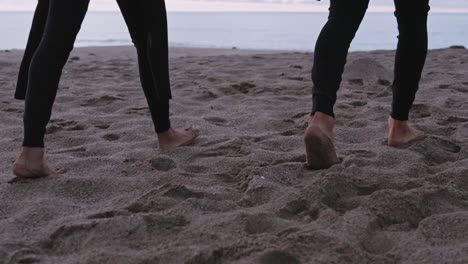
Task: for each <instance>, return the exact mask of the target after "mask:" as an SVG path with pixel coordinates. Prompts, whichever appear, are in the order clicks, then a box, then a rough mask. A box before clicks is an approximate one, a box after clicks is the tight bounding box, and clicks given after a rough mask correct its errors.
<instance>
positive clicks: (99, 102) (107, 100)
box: [81, 95, 124, 107]
mask: <svg viewBox="0 0 468 264" xmlns="http://www.w3.org/2000/svg"><path fill="white" fill-rule="evenodd" d="M116 101H124V99H123V98H120V97H115V96H109V95H104V96H101V97H99V98H92V99H87V100H85V101H84V102H83V103H82V104H81V106H92V107H99V106H105V105H109V104H112V103H113V102H116Z"/></svg>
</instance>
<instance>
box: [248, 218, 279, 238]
mask: <svg viewBox="0 0 468 264" xmlns="http://www.w3.org/2000/svg"><path fill="white" fill-rule="evenodd" d="M273 229H274V222H273V220H272V217H271V216H269V215H267V214H258V215H249V216H247V219H245V226H244V231H245V232H246V233H247V234H249V235H257V234H262V233H266V232H271V231H273Z"/></svg>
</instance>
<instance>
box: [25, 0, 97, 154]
mask: <svg viewBox="0 0 468 264" xmlns="http://www.w3.org/2000/svg"><path fill="white" fill-rule="evenodd" d="M88 4H89V0H73V1H63V0H50V3H49V15H48V18H47V23H46V27H45V31H44V35H43V38H42V40H41V42H40V44H39V46H38V48H37V50H36V52H35V54H34V56H33V58H32V61H31V66H30V69H29V80H28V88H27V93H26V108H25V113H24V141H23V146H25V147H44V135H45V131H46V126H47V123H48V122H49V120H50V115H51V112H52V106H53V104H54V100H55V96H56V94H57V89H58V84H59V81H60V77H61V74H62V70H63V67H64V65H65V63H66V62H67V60H68V57H69V55H70V52H71V50H72V49H73V44H74V42H75V39H76V36H77V34H78V32H79V30H80V28H81V24H82V22H83V19H84V17H85V14H86V12H87V9H88Z"/></svg>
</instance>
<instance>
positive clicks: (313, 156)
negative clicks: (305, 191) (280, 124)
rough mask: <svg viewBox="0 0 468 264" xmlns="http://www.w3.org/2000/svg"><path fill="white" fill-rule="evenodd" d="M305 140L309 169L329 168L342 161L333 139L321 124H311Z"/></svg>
mask: <svg viewBox="0 0 468 264" xmlns="http://www.w3.org/2000/svg"><path fill="white" fill-rule="evenodd" d="M304 142H305V145H306V156H307V167H308V168H309V169H313V170H320V169H328V168H330V167H331V166H333V165H334V164H337V163H339V162H340V160H339V159H338V156H337V155H336V151H335V146H334V145H333V140H332V139H331V138H330V137H329V136H327V134H326V133H325V132H324V131H323V130H322V129H321V128H320V127H319V126H315V125H309V127H308V128H307V130H306V132H305V135H304Z"/></svg>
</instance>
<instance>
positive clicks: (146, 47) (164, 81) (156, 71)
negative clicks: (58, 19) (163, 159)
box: [117, 0, 172, 133]
mask: <svg viewBox="0 0 468 264" xmlns="http://www.w3.org/2000/svg"><path fill="white" fill-rule="evenodd" d="M117 3H118V4H119V7H120V10H121V12H122V14H123V16H124V19H125V22H126V24H127V27H128V29H129V32H130V35H131V38H132V41H133V43H134V44H135V47H136V49H137V54H138V64H139V70H140V80H141V84H142V87H143V91H144V93H145V96H146V100H147V102H148V105H149V109H150V112H151V117H152V119H153V124H154V128H155V131H156V132H157V133H162V132H166V131H168V130H169V129H170V128H171V123H170V120H169V100H170V99H171V98H172V95H171V88H170V81H169V80H170V78H169V48H168V33H167V17H166V8H165V4H164V1H161V0H117Z"/></svg>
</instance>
